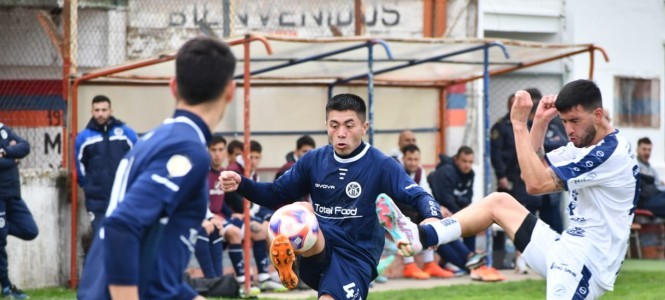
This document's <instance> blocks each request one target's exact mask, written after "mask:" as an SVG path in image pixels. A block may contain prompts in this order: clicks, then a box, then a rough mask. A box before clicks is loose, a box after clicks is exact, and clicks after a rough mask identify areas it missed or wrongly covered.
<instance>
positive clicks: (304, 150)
mask: <svg viewBox="0 0 665 300" xmlns="http://www.w3.org/2000/svg"><path fill="white" fill-rule="evenodd" d="M313 149H314V147H312V146H310V145H303V146H302V147H300V149H296V151H295V152H294V153H295V155H296V157H297V158H301V157H302V156H303V155H305V153H307V152H309V151H312V150H313Z"/></svg>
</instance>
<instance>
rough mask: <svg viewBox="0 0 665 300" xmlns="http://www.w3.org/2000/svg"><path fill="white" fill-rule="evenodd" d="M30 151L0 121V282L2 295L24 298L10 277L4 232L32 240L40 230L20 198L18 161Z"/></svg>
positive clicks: (26, 144) (27, 145)
mask: <svg viewBox="0 0 665 300" xmlns="http://www.w3.org/2000/svg"><path fill="white" fill-rule="evenodd" d="M28 153H30V144H28V142H27V141H26V140H24V139H23V138H21V137H20V136H18V135H16V134H15V133H14V132H13V131H12V130H11V129H10V128H9V127H7V126H5V125H4V124H2V123H0V285H2V297H10V298H14V299H26V298H28V296H27V295H26V294H25V293H23V292H22V291H21V290H19V289H17V288H16V286H14V285H13V284H12V283H11V282H10V281H9V273H8V262H7V251H6V250H5V247H6V246H7V236H8V235H13V236H15V237H17V238H20V239H22V240H26V241H29V240H32V239H34V238H36V237H37V234H39V230H38V229H37V224H35V219H34V218H33V217H32V214H31V213H30V210H29V209H28V207H27V206H26V205H25V202H24V201H23V200H22V199H21V181H20V177H19V173H18V166H17V161H18V160H19V159H22V158H24V157H26V156H27V155H28Z"/></svg>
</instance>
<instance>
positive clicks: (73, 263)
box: [63, 35, 272, 289]
mask: <svg viewBox="0 0 665 300" xmlns="http://www.w3.org/2000/svg"><path fill="white" fill-rule="evenodd" d="M254 41H259V42H261V43H263V44H264V45H265V47H266V51H267V52H268V53H272V48H271V47H270V43H269V42H268V40H266V39H265V38H264V37H262V36H258V35H247V36H245V37H244V38H243V39H238V40H233V41H230V42H228V44H229V45H230V46H236V45H241V44H242V45H243V46H244V47H245V72H246V74H245V76H246V78H245V104H246V107H245V123H246V126H245V128H246V131H245V134H246V135H245V139H249V137H248V134H249V124H248V123H249V109H248V107H247V105H248V103H249V77H248V74H249V73H248V72H249V71H248V68H249V61H248V60H249V44H250V43H251V42H254ZM173 59H175V55H164V56H160V57H158V58H154V59H148V60H144V61H140V62H137V63H135V64H131V65H123V66H120V67H115V68H109V69H105V70H101V71H99V72H94V73H88V74H85V75H83V76H81V77H79V78H76V79H75V80H74V82H73V84H72V86H71V98H72V100H71V112H72V114H71V115H72V118H71V120H70V122H71V123H70V124H71V127H70V128H71V136H72V138H71V139H70V141H69V143H70V145H69V149H70V152H72V154H70V157H73V153H74V152H73V149H74V147H73V146H74V145H73V144H71V143H72V142H73V141H74V140H75V136H76V134H77V132H78V119H77V111H78V88H79V86H80V85H81V83H83V82H85V81H89V80H92V79H95V78H99V77H103V76H108V75H112V74H116V73H120V72H125V71H129V70H134V69H138V68H142V67H146V66H151V65H155V64H158V63H163V62H166V61H170V60H173ZM65 65H66V66H68V65H69V64H68V61H66V62H65ZM65 70H67V71H63V73H65V74H68V73H66V72H68V68H66V69H65ZM65 74H63V76H65ZM68 88H69V86H68V81H66V82H65V92H64V93H67V92H66V91H68ZM65 96H69V95H67V94H65ZM65 99H67V98H65ZM247 145H249V143H247V142H246V143H245V147H248V146H247ZM248 153H249V152H248V149H247V148H246V149H245V153H244V154H243V155H245V159H246V160H245V161H249V160H248V159H247V156H248ZM69 162H70V163H69V164H68V166H69V170H70V171H71V174H72V180H71V183H70V184H71V186H70V188H71V191H72V192H71V202H72V209H71V244H70V247H71V249H70V250H71V258H70V276H71V279H70V287H71V288H72V289H74V288H76V285H77V283H78V272H77V269H78V268H77V242H78V232H77V225H78V224H77V223H78V222H77V221H78V186H77V176H78V174H77V171H76V166H75V163H76V162H75V160H74V159H71V160H69ZM246 205H247V204H246ZM245 212H249V209H246V210H245ZM245 218H246V219H247V218H249V215H248V214H247V213H246V214H245ZM248 261H249V260H248V259H245V262H246V263H247V262H248ZM247 282H248V281H247Z"/></svg>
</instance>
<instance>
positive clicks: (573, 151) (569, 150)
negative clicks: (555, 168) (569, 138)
mask: <svg viewBox="0 0 665 300" xmlns="http://www.w3.org/2000/svg"><path fill="white" fill-rule="evenodd" d="M578 152H579V149H578V148H575V145H573V143H568V144H566V145H565V146H562V147H559V148H557V149H554V150H552V151H550V152H548V153H547V154H545V161H547V164H549V165H550V166H551V165H553V164H559V163H561V162H567V161H571V160H573V159H575V157H576V156H577V154H578Z"/></svg>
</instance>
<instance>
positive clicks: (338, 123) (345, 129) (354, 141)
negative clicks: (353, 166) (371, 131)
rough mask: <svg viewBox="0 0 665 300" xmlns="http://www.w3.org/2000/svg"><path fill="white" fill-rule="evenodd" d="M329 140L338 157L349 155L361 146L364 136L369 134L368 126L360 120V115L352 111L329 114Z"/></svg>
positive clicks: (327, 123) (327, 122)
mask: <svg viewBox="0 0 665 300" xmlns="http://www.w3.org/2000/svg"><path fill="white" fill-rule="evenodd" d="M326 127H327V129H328V139H329V140H330V143H331V144H332V145H333V148H334V149H335V153H337V155H349V154H351V152H353V150H356V148H358V146H360V142H361V141H362V137H363V135H365V132H367V127H368V124H367V122H364V121H362V120H360V118H359V117H358V114H357V113H356V112H355V111H352V110H344V111H336V110H332V111H330V112H329V113H328V118H327V120H326Z"/></svg>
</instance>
